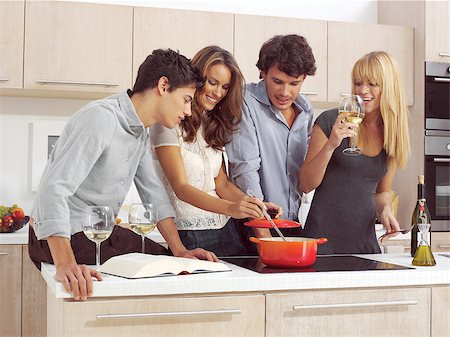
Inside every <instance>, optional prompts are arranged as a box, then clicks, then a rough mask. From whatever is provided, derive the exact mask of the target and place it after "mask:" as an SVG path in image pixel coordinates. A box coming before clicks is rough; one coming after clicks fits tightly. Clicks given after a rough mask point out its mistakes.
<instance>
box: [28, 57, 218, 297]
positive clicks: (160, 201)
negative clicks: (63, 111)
mask: <svg viewBox="0 0 450 337" xmlns="http://www.w3.org/2000/svg"><path fill="white" fill-rule="evenodd" d="M202 84H203V78H202V76H201V74H200V72H199V71H198V70H197V69H196V68H194V67H193V66H192V65H191V63H190V62H189V60H188V59H186V58H185V57H184V56H182V55H180V54H179V53H177V52H175V51H173V50H170V49H168V50H160V49H159V50H155V51H153V53H152V54H151V55H149V56H148V57H147V59H146V60H145V61H144V63H143V64H142V65H141V66H140V68H139V71H138V75H137V79H136V83H135V85H134V87H133V91H131V90H128V91H124V92H122V93H120V94H117V95H113V96H110V97H107V98H105V99H101V100H98V101H94V102H92V103H90V104H88V105H87V106H85V107H84V108H82V109H81V110H79V111H78V112H77V113H75V114H74V115H73V116H72V118H71V119H70V120H69V121H68V122H67V125H66V127H65V129H64V131H63V132H62V134H61V136H60V138H59V140H58V141H57V143H56V145H55V148H54V150H53V152H52V154H51V157H50V159H49V161H48V163H47V166H46V168H45V171H44V173H43V176H42V179H41V183H40V186H39V189H38V193H37V198H36V202H35V206H34V209H33V213H32V218H33V220H34V223H33V225H32V226H30V240H29V252H30V257H31V259H32V260H33V262H34V263H35V264H36V266H38V267H40V263H41V262H48V263H54V264H55V266H56V279H57V280H58V281H61V282H62V283H63V285H64V287H65V289H66V290H67V291H69V292H70V291H71V292H73V295H74V298H75V299H76V300H78V299H83V300H84V299H86V298H87V297H88V296H90V295H91V294H92V288H93V282H92V277H95V278H96V279H98V280H102V277H101V274H100V273H99V272H97V271H94V270H93V269H91V268H88V267H87V266H86V265H84V264H94V256H95V244H94V243H93V242H91V241H89V240H88V239H87V238H86V237H85V235H84V234H83V232H82V228H81V218H82V214H83V211H84V209H85V207H86V206H89V205H105V206H109V207H110V208H112V209H113V211H114V213H115V214H116V215H117V213H118V211H119V209H120V207H121V205H122V203H123V200H124V198H125V196H126V194H127V192H128V190H129V188H130V186H131V184H132V182H133V181H134V183H135V184H136V187H137V190H138V192H139V195H140V197H141V199H142V201H143V202H146V203H152V204H155V205H156V206H157V208H158V213H159V222H158V229H159V230H160V232H161V234H162V235H163V236H164V238H165V239H166V241H167V243H168V245H169V248H170V249H171V251H172V252H173V254H174V255H175V256H183V257H197V258H201V259H208V260H211V261H216V260H217V257H216V256H215V255H214V254H213V253H211V252H208V251H206V250H203V249H199V248H197V249H194V250H190V251H188V250H187V249H186V248H185V247H184V246H183V244H182V243H181V241H180V238H179V236H178V233H177V230H176V228H175V224H174V221H173V217H174V215H175V213H174V211H173V209H172V207H171V205H170V201H169V199H168V196H167V193H166V191H165V188H164V186H163V185H162V182H161V181H160V180H159V178H158V175H157V174H156V173H155V166H154V164H153V161H154V160H155V159H154V158H153V157H152V154H151V153H150V151H149V141H148V139H149V136H148V130H147V128H148V127H150V126H151V125H153V124H155V123H161V124H162V125H164V126H166V127H169V128H173V127H175V126H176V125H177V124H178V123H179V122H180V121H181V120H182V119H184V118H185V116H189V115H190V114H191V102H192V99H193V97H194V93H195V90H196V88H198V87H199V86H201V85H202ZM146 240H148V239H146ZM149 241H150V240H149ZM140 247H141V245H140V237H139V236H138V235H136V234H134V233H133V232H131V231H130V230H128V229H125V228H122V227H120V226H115V228H114V231H113V233H112V234H111V236H110V238H108V239H107V240H106V241H105V242H103V243H102V260H103V261H104V260H106V259H108V258H109V257H111V256H114V255H120V254H124V253H128V252H139V251H140V249H141V248H140ZM146 247H147V252H148V253H153V254H168V253H169V251H167V250H166V249H165V248H164V247H162V246H160V245H158V244H156V243H154V242H153V241H150V242H148V243H147V244H146Z"/></svg>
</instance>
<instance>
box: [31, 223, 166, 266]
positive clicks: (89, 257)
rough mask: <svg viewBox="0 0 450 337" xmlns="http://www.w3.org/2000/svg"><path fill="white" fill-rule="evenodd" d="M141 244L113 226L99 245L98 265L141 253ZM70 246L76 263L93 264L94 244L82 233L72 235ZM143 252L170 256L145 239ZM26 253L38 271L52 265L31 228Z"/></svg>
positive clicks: (43, 243) (45, 246)
mask: <svg viewBox="0 0 450 337" xmlns="http://www.w3.org/2000/svg"><path fill="white" fill-rule="evenodd" d="M141 242H142V241H141V237H140V236H139V235H137V234H135V233H133V232H132V231H131V230H129V229H125V228H122V227H120V226H114V230H113V232H112V233H111V236H110V237H109V238H108V239H107V240H105V241H103V242H102V243H101V245H100V260H101V261H100V263H103V262H105V261H106V260H108V259H109V258H111V257H113V256H116V255H122V254H126V253H140V252H141V251H142V248H141ZM70 244H71V246H72V249H73V252H74V254H75V259H76V260H77V263H79V264H88V265H94V264H95V243H94V242H92V241H91V240H89V239H88V238H87V237H86V236H85V235H84V233H83V232H79V233H76V234H74V235H72V237H71V238H70ZM145 252H146V253H148V254H154V255H170V253H169V251H168V250H167V249H166V248H164V247H163V246H161V245H160V244H158V243H156V242H154V241H152V240H150V239H147V238H146V239H145ZM28 253H29V254H30V258H31V260H32V261H33V263H34V264H35V265H36V267H37V268H38V269H39V270H40V269H41V262H47V263H52V264H53V258H52V255H51V253H50V248H49V247H48V244H47V240H38V239H37V238H36V235H35V233H34V230H33V228H32V227H31V226H30V231H29V238H28Z"/></svg>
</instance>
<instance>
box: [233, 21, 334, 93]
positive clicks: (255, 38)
mask: <svg viewBox="0 0 450 337" xmlns="http://www.w3.org/2000/svg"><path fill="white" fill-rule="evenodd" d="M235 17H236V20H235V29H234V40H235V49H234V55H235V57H236V60H237V62H238V64H239V67H240V68H241V70H242V72H243V74H244V76H245V79H246V81H247V82H257V81H259V70H258V68H257V67H256V62H257V61H258V56H259V50H260V49H261V46H262V45H263V43H264V42H265V41H267V40H268V39H270V38H271V37H273V36H274V35H285V34H298V35H301V36H303V37H305V38H306V40H307V41H308V44H309V45H310V46H311V49H312V51H313V54H314V57H315V59H316V65H317V71H316V75H315V76H311V77H307V78H306V80H305V82H304V84H303V85H302V88H301V91H300V92H301V93H303V94H305V95H307V96H309V98H310V99H311V100H312V101H326V100H327V92H326V89H327V84H326V83H327V23H326V21H316V20H303V19H291V18H278V17H268V16H253V15H241V14H236V15H235Z"/></svg>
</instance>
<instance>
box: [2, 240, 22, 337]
mask: <svg viewBox="0 0 450 337" xmlns="http://www.w3.org/2000/svg"><path fill="white" fill-rule="evenodd" d="M0 235H1V234H0ZM21 308H22V246H21V245H0V335H1V336H20V335H21Z"/></svg>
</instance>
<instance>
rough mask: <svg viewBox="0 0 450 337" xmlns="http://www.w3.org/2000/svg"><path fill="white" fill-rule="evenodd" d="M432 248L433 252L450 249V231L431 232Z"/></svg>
mask: <svg viewBox="0 0 450 337" xmlns="http://www.w3.org/2000/svg"><path fill="white" fill-rule="evenodd" d="M431 250H432V251H433V252H448V251H450V233H449V232H433V233H431Z"/></svg>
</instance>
